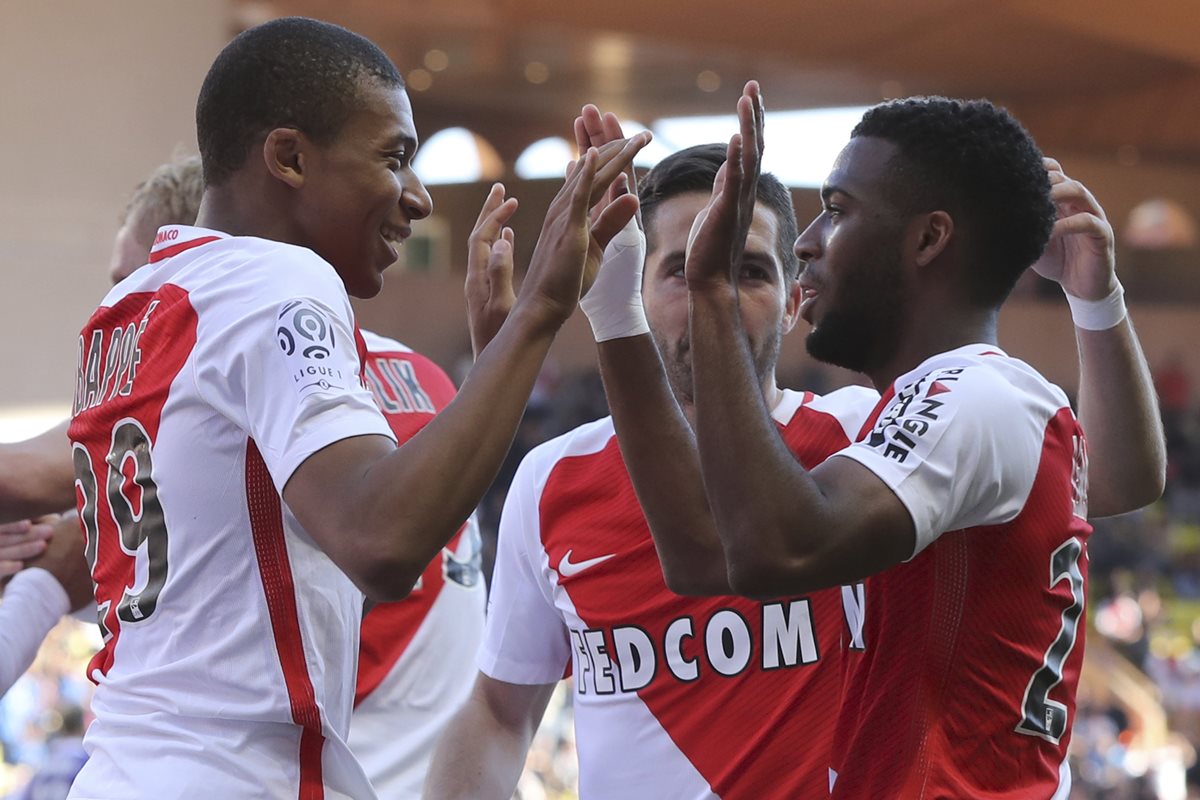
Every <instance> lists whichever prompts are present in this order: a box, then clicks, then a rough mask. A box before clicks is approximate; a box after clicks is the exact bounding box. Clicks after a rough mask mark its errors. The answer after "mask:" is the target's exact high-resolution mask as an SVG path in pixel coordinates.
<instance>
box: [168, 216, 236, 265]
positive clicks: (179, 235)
mask: <svg viewBox="0 0 1200 800" xmlns="http://www.w3.org/2000/svg"><path fill="white" fill-rule="evenodd" d="M228 238H229V234H227V233H221V232H220V231H214V230H209V229H208V228H197V227H195V226H192V225H164V226H162V227H161V228H159V229H158V233H157V234H155V236H154V245H153V246H152V247H151V248H150V261H149V263H151V264H157V263H158V262H160V261H164V260H166V259H168V258H171V257H172V256H177V255H179V254H180V253H182V252H184V251H185V250H191V249H192V248H193V247H199V246H200V245H202V244H208V243H209V242H215V241H216V240H218V239H228Z"/></svg>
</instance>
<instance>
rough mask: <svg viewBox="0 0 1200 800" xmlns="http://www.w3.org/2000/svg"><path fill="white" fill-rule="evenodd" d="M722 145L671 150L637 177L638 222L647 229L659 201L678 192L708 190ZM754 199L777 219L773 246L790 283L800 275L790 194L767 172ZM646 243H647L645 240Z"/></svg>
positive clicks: (722, 156)
mask: <svg viewBox="0 0 1200 800" xmlns="http://www.w3.org/2000/svg"><path fill="white" fill-rule="evenodd" d="M725 149H726V148H725V145H723V144H699V145H696V146H695V147H689V148H687V149H685V150H680V151H679V152H678V153H672V154H671V155H669V156H667V157H666V158H664V159H663V160H662V161H660V162H658V164H657V165H656V166H655V167H654V169H652V170H650V172H648V173H647V174H646V176H645V177H644V178H643V179H642V180H641V185H640V186H639V188H638V199H639V200H640V201H641V204H642V221H643V223H644V224H645V226H646V230H647V231H649V230H650V220H651V218H652V217H653V216H654V210H655V208H656V207H657V206H658V204H659V203H661V202H663V201H664V200H670V199H671V198H672V197H677V196H679V195H681V194H689V193H691V192H704V193H705V194H709V193H711V192H712V188H713V183H715V182H716V180H717V170H719V169H720V168H721V165H722V164H724V163H725ZM755 197H756V199H757V201H758V202H760V203H762V204H763V205H764V206H766V207H767V208H769V209H771V210H772V211H774V212H775V216H776V217H777V218H778V219H779V235H778V236H777V237H776V249H777V250H778V251H779V260H780V262H781V263H782V265H783V276H784V278H785V279H786V280H787V282H788V283H789V284H790V283H791V282H792V281H795V280H796V278H797V277H798V276H799V275H800V259H799V258H798V257H797V256H796V251H795V249H794V247H793V245H794V244H795V242H796V237H798V236H799V235H800V231H799V229H798V227H797V226H796V208H795V206H793V205H792V193H791V192H789V191H788V190H787V188H786V187H785V186H784V185H783V184H782V183H780V182H779V179H778V178H776V177H775V176H774V175H772V174H771V173H769V172H764V173H762V174H761V175H760V176H759V178H758V192H757V193H756V195H755ZM647 244H648V245H650V243H649V242H647Z"/></svg>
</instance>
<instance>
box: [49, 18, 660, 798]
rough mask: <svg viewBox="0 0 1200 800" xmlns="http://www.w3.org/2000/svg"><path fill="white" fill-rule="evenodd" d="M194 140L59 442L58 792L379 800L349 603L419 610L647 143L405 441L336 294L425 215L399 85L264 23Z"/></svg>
mask: <svg viewBox="0 0 1200 800" xmlns="http://www.w3.org/2000/svg"><path fill="white" fill-rule="evenodd" d="M197 128H198V138H199V141H200V149H201V157H202V159H203V164H204V181H205V194H204V200H203V202H202V204H201V210H200V216H199V219H198V222H197V224H198V225H199V226H202V227H194V228H193V227H187V226H168V227H166V228H163V229H162V230H160V231H159V233H158V235H157V236H156V239H155V243H154V245H153V250H152V253H151V256H150V261H151V263H152V264H154V265H155V266H154V269H149V270H142V271H139V272H138V273H137V274H136V275H134V276H131V278H130V279H129V280H126V281H123V282H122V283H121V284H120V285H119V286H118V287H116V288H115V289H114V290H113V291H112V292H110V294H109V295H108V296H107V297H106V298H105V300H104V302H103V303H102V304H101V306H100V308H99V309H98V310H97V311H96V313H95V314H94V315H93V316H92V319H91V320H89V322H88V324H87V326H86V327H85V329H84V332H83V334H82V335H81V338H80V370H79V374H78V383H77V392H76V401H75V413H74V419H73V421H72V423H71V427H70V436H71V439H72V441H73V442H74V451H73V452H74V459H75V472H76V479H77V481H78V486H79V492H80V495H81V502H80V504H79V506H80V517H81V518H82V520H83V524H84V527H85V529H86V532H87V540H88V556H89V561H90V562H91V563H92V564H93V577H94V579H95V582H96V585H97V589H96V597H97V601H98V602H99V603H100V604H101V613H102V614H103V627H104V628H105V629H106V631H105V632H106V634H107V635H106V643H105V648H104V650H103V651H102V652H101V653H100V654H99V655H98V656H97V658H96V659H95V660H94V661H93V663H92V666H91V668H90V674H91V675H92V677H93V678H94V679H95V680H96V681H97V682H98V684H99V686H98V688H97V691H96V695H95V698H94V700H93V711H94V712H95V714H96V718H97V719H96V722H95V723H93V726H92V728H91V730H90V731H89V734H88V739H87V744H88V747H89V752H90V755H91V758H90V760H89V761H88V764H87V766H86V767H85V768H84V770H83V771H82V772H81V774H80V777H79V779H78V780H77V781H76V784H75V786H74V788H73V790H72V796H73V797H80V798H83V797H98V796H102V797H112V796H130V795H132V796H154V797H160V796H173V795H179V794H187V793H190V792H195V791H204V792H206V793H211V794H213V795H215V796H229V797H235V796H236V797H278V796H292V795H299V796H301V797H320V796H327V797H354V798H362V797H371V796H373V795H374V792H373V790H372V788H371V787H370V785H369V783H368V781H367V779H366V776H365V775H364V773H363V771H362V768H361V767H360V765H359V764H358V763H357V761H356V760H355V759H354V757H353V756H352V755H351V753H350V751H349V750H348V748H347V746H346V736H347V729H348V726H349V718H350V711H351V706H352V700H353V687H354V667H355V662H356V657H357V645H358V628H359V623H360V618H361V612H362V601H363V595H364V594H365V595H367V596H368V597H370V598H373V599H376V600H393V599H398V598H399V597H401V596H403V595H404V594H406V593H407V592H408V591H409V590H410V589H411V588H412V586H413V584H414V583H415V582H416V580H417V579H418V577H420V575H421V573H422V572H423V571H424V570H425V568H426V566H427V565H428V564H429V562H430V561H431V560H433V558H434V557H435V556H436V555H438V554H439V553H440V552H441V549H442V547H443V546H444V545H445V544H446V542H447V541H449V540H450V539H451V538H452V537H453V536H454V535H455V533H456V532H457V530H458V529H459V526H460V525H461V524H462V523H463V521H464V520H465V519H466V518H467V516H468V515H469V513H470V511H471V509H472V508H473V506H474V504H475V503H476V502H477V501H478V499H479V497H480V496H481V495H482V493H483V490H484V488H486V486H487V484H488V483H489V482H490V480H491V477H492V476H493V475H494V474H495V471H496V469H497V467H498V466H499V463H500V460H501V458H502V456H503V454H504V451H505V449H506V448H507V446H508V443H509V441H510V440H511V437H512V434H513V431H514V430H515V427H516V424H517V421H518V418H519V416H520V413H521V410H522V409H523V407H524V404H525V401H526V399H527V398H528V394H529V391H530V390H531V388H532V384H533V380H534V377H535V376H536V374H537V371H538V369H539V368H540V365H541V363H542V361H543V359H544V357H545V354H546V351H547V349H548V347H549V345H550V343H551V342H552V340H553V338H554V335H555V333H556V331H557V329H558V327H559V326H560V325H561V324H562V323H563V322H564V321H565V320H566V318H567V317H568V316H569V315H570V313H571V312H572V311H573V309H574V307H575V305H576V304H577V302H578V297H579V295H580V293H581V291H582V289H583V288H584V287H585V286H586V284H587V283H588V281H589V279H590V275H592V274H594V271H595V269H596V268H597V266H598V263H599V256H600V254H601V253H602V251H603V247H604V245H605V244H606V243H607V241H608V239H609V238H611V237H612V236H613V235H614V234H615V233H616V232H617V231H619V230H620V229H621V228H622V227H624V225H625V223H626V222H627V221H628V219H629V218H630V217H631V216H632V214H633V213H634V212H635V210H636V207H637V203H636V198H630V197H619V198H616V199H614V200H612V201H611V202H609V203H607V204H606V205H605V206H604V208H603V209H602V210H600V211H599V213H598V214H597V215H596V216H595V219H594V220H592V219H591V218H590V217H589V214H588V209H589V207H590V206H592V204H593V203H594V202H595V200H596V199H598V198H599V196H600V195H601V194H602V193H603V192H604V191H605V190H606V189H607V187H608V185H609V184H610V183H611V182H612V181H613V180H614V179H615V178H616V176H617V175H619V174H620V173H621V171H622V170H623V169H624V168H625V167H626V165H627V164H628V163H629V162H630V161H631V160H632V158H633V156H634V155H635V153H636V152H637V151H638V150H639V149H640V148H641V147H642V146H644V144H645V143H646V141H648V137H646V136H638V137H634V138H632V139H630V140H628V141H622V142H616V143H614V144H612V145H611V146H606V147H604V148H601V149H600V150H591V151H589V152H588V153H587V154H586V155H585V156H584V157H583V158H582V159H581V160H580V161H579V162H578V163H577V164H576V165H574V167H573V168H572V170H571V171H570V173H569V175H568V177H567V180H566V181H565V183H564V186H563V188H562V190H561V191H560V193H559V195H558V196H557V197H556V198H555V200H554V201H553V202H552V203H551V206H550V210H549V211H548V213H547V217H546V222H545V224H544V226H543V231H542V236H541V238H540V240H539V243H538V246H537V248H536V249H535V251H534V256H533V258H532V260H531V263H530V265H529V269H528V272H527V274H526V278H525V281H524V282H523V284H522V286H521V292H520V294H518V295H517V297H516V299H515V304H514V305H513V308H512V311H511V313H510V314H508V315H507V318H506V320H505V321H504V322H503V323H502V324H501V325H499V330H498V332H497V333H496V334H495V338H493V339H492V340H491V342H490V344H488V345H487V346H486V348H484V350H483V352H482V353H481V354H480V357H479V359H478V361H477V362H476V365H475V368H474V369H473V371H472V373H471V375H470V377H469V378H468V380H467V381H466V383H465V384H464V386H463V388H462V390H461V391H460V392H459V394H458V396H457V397H456V398H455V399H454V400H453V401H452V402H451V403H450V404H449V405H448V406H447V408H446V409H445V411H443V412H442V413H441V414H439V415H438V416H437V417H436V418H435V419H434V420H433V421H432V422H430V424H429V425H427V426H426V427H425V428H424V429H423V430H422V431H421V433H420V434H418V435H416V436H414V437H413V438H412V439H410V440H409V441H407V442H405V443H404V444H403V445H402V446H401V447H399V448H397V447H396V446H395V443H394V438H393V435H392V433H391V429H390V428H389V426H388V424H387V421H386V420H385V419H384V417H383V416H382V414H381V413H380V411H379V409H378V408H377V407H376V405H375V403H374V400H373V398H372V396H371V395H370V393H369V392H368V391H367V390H366V389H365V388H364V387H363V385H362V384H361V383H360V377H359V371H360V363H361V360H362V351H363V349H364V348H363V347H362V344H361V337H359V336H358V335H357V332H356V329H355V327H354V323H353V316H352V313H351V309H350V306H349V303H348V299H347V292H349V293H351V294H355V295H357V296H362V297H369V296H371V295H373V294H375V293H376V292H377V291H378V290H379V287H380V285H381V281H382V271H383V269H385V268H386V267H387V266H388V265H390V264H391V263H392V262H393V261H394V260H395V257H396V253H395V250H394V245H395V244H398V243H400V242H402V241H403V239H404V238H405V237H406V236H407V235H408V233H409V230H410V225H411V224H412V222H414V221H416V220H419V219H421V218H423V217H424V216H426V215H427V214H428V213H429V197H428V194H427V193H426V192H425V190H424V187H423V186H421V184H420V182H419V180H417V178H416V176H415V175H414V174H413V172H412V169H411V159H412V157H413V155H414V151H415V148H416V130H415V127H414V125H413V121H412V113H411V109H410V106H409V102H408V98H407V95H406V94H405V92H404V88H403V82H402V79H401V78H400V76H399V73H398V72H397V71H396V69H395V67H394V66H393V65H392V63H391V62H390V61H389V60H388V59H387V57H386V56H385V55H384V54H383V53H382V52H381V51H380V50H379V49H378V48H377V47H375V46H374V45H373V44H372V43H370V42H369V41H367V40H366V39H364V38H362V37H360V36H357V35H355V34H353V33H351V32H349V31H346V30H345V29H342V28H339V27H337V26H333V25H328V24H325V23H320V22H316V21H313V20H305V19H299V18H289V19H283V20H275V21H273V22H269V23H266V24H264V25H261V26H258V27H256V28H252V29H250V30H248V31H246V32H244V33H242V34H241V35H239V36H238V37H237V38H235V39H234V40H233V42H231V43H230V44H229V45H228V46H227V47H226V48H225V49H224V50H223V51H222V53H221V54H220V55H219V56H218V58H217V60H216V62H215V63H214V65H213V67H212V69H211V70H210V71H209V74H208V76H207V77H206V79H205V81H204V85H203V87H202V89H201V94H200V99H199V102H198V106H197ZM514 210H515V201H512V200H508V201H505V202H502V203H501V204H500V205H499V207H498V208H497V211H496V213H497V214H498V215H499V216H500V217H501V218H503V217H505V215H511V213H512V212H513V211H514ZM492 323H495V320H487V319H484V320H481V319H479V318H475V319H473V324H475V325H476V326H479V325H482V324H492ZM356 340H358V342H357V343H356Z"/></svg>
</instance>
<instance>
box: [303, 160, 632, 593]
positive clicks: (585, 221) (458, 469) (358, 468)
mask: <svg viewBox="0 0 1200 800" xmlns="http://www.w3.org/2000/svg"><path fill="white" fill-rule="evenodd" d="M646 141H648V137H635V138H634V139H631V140H629V141H628V142H623V143H622V142H615V143H613V144H612V145H611V146H609V147H608V148H605V149H604V150H601V151H599V153H597V152H590V153H589V154H588V155H587V156H586V157H585V159H583V160H582V161H581V162H579V163H578V164H576V165H575V167H574V168H573V169H572V171H571V173H570V175H569V176H568V178H567V181H566V182H565V184H564V186H563V188H562V190H561V191H560V192H559V195H558V196H557V197H556V198H555V200H554V201H553V202H552V203H551V206H550V210H549V212H548V213H547V216H546V221H545V224H544V226H543V228H542V234H541V237H540V238H539V241H538V246H537V248H536V249H535V251H534V255H533V258H532V261H531V263H530V267H529V271H528V273H527V274H526V278H525V281H524V283H523V285H522V287H521V292H520V294H519V296H518V297H517V301H516V304H515V306H514V308H513V310H512V313H511V314H510V315H509V316H508V318H507V320H506V321H505V322H504V324H503V325H502V326H501V328H500V330H499V332H498V333H497V334H496V336H495V338H494V339H492V341H491V342H490V343H489V344H487V346H486V347H485V348H484V349H483V352H482V353H481V354H480V356H479V360H478V361H477V362H476V364H475V367H474V369H472V371H471V374H470V376H469V377H468V378H467V380H466V381H465V382H464V384H463V386H462V388H461V389H460V390H459V392H458V394H457V396H456V397H455V399H454V400H453V401H452V402H451V403H450V405H449V406H447V408H446V409H445V410H444V411H442V412H441V413H440V414H438V415H437V417H435V418H434V420H433V421H432V422H430V424H429V425H428V426H426V427H425V428H424V429H422V430H421V432H420V433H418V434H417V435H416V436H414V437H413V438H412V439H410V440H409V441H407V442H406V443H405V444H404V445H402V446H401V447H399V448H396V447H395V446H394V445H393V444H392V442H391V441H390V440H389V439H387V438H385V437H382V436H359V437H353V438H350V439H345V440H342V441H339V442H336V443H334V444H332V445H330V446H328V447H326V448H324V449H322V450H320V451H319V452H317V453H314V454H313V455H312V456H310V457H309V458H308V459H307V460H306V461H305V462H304V463H303V464H301V465H300V467H299V468H298V469H297V470H296V471H295V473H293V475H292V477H291V478H290V480H289V481H288V483H287V485H286V486H285V487H284V492H283V495H284V500H285V501H286V502H287V504H288V506H289V507H290V508H291V510H292V512H293V513H294V514H295V515H296V518H297V519H298V520H299V521H300V523H301V524H302V525H303V526H304V528H305V530H307V531H308V532H309V534H310V535H312V537H313V538H314V540H316V542H317V544H318V545H319V546H320V547H321V549H322V550H324V551H325V553H326V554H328V555H329V557H330V558H331V559H332V560H333V561H334V562H335V563H336V564H338V566H339V567H341V568H342V570H343V571H345V572H346V574H347V575H348V576H349V577H350V578H351V580H353V581H354V582H355V583H356V584H357V585H358V586H359V588H361V589H362V590H363V592H364V593H365V594H366V595H367V596H369V597H370V598H372V599H374V600H378V601H390V600H396V599H400V598H402V597H404V596H405V595H406V594H407V593H408V591H409V590H410V589H411V588H412V585H413V583H414V582H415V581H416V579H417V577H418V576H419V575H420V574H421V571H422V570H423V569H424V568H425V566H426V565H427V564H428V563H429V561H430V559H432V558H433V557H434V556H436V555H437V553H438V551H439V550H440V549H441V548H442V546H443V545H444V544H445V543H446V542H447V541H448V540H449V539H450V538H451V537H452V536H453V535H454V533H455V531H457V529H458V527H459V526H460V525H461V524H462V523H463V521H464V520H465V519H466V518H467V516H468V515H469V514H470V513H471V511H472V510H473V509H474V508H475V506H476V505H477V504H478V502H479V499H480V498H481V497H482V496H483V493H484V491H485V490H486V489H487V487H488V486H489V485H490V484H491V482H492V480H493V479H494V478H495V475H496V472H497V471H498V470H499V467H500V463H501V461H502V459H503V458H504V455H505V453H507V451H508V447H509V445H510V444H511V442H512V437H513V435H514V432H515V431H516V428H517V424H518V422H519V421H520V419H521V415H522V413H523V412H524V408H525V404H526V402H527V401H528V398H529V394H530V392H531V391H532V389H533V382H534V379H535V378H536V377H537V374H538V371H539V370H540V369H541V366H542V362H543V361H544V359H545V357H546V353H547V352H548V351H549V348H550V345H551V343H552V342H553V339H554V336H555V334H556V333H557V331H558V328H559V327H560V326H561V325H562V324H563V322H565V321H566V319H567V318H568V317H569V316H570V314H571V312H572V311H573V310H574V308H575V306H576V304H577V303H578V300H579V296H580V294H581V293H582V291H583V290H584V289H585V287H586V286H587V285H588V284H589V283H590V275H594V274H595V270H596V268H597V267H598V265H599V258H600V254H601V253H602V252H603V248H604V245H605V244H607V242H608V240H609V239H610V238H611V237H612V236H613V235H615V234H616V233H617V231H619V230H620V229H621V228H622V227H623V226H624V225H625V223H626V222H627V221H628V220H629V218H630V217H631V216H632V215H633V213H634V212H635V210H636V208H637V200H636V198H632V197H623V198H619V199H618V200H616V201H614V202H612V203H610V204H608V206H607V207H606V208H605V210H604V211H603V212H602V213H601V214H600V215H599V217H598V218H597V219H596V221H595V222H594V223H593V222H592V221H591V220H590V219H589V215H588V209H589V207H590V206H591V205H592V204H593V203H595V202H597V201H598V200H599V198H600V196H601V195H602V194H603V192H604V190H605V189H607V188H608V185H609V184H610V183H611V182H612V181H613V180H614V179H615V178H616V176H617V175H619V174H620V173H621V171H622V170H623V169H624V168H625V166H626V164H628V163H629V162H631V161H632V159H633V156H634V154H635V153H636V152H637V151H638V150H639V149H641V147H642V146H643V145H644V144H645V142H646Z"/></svg>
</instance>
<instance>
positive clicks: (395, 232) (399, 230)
mask: <svg viewBox="0 0 1200 800" xmlns="http://www.w3.org/2000/svg"><path fill="white" fill-rule="evenodd" d="M379 234H380V235H381V236H382V237H383V240H384V241H385V242H387V243H388V244H395V245H403V244H404V240H405V239H407V238H408V237H409V236H411V235H412V228H410V227H408V226H407V225H384V226H383V227H382V228H380V229H379Z"/></svg>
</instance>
